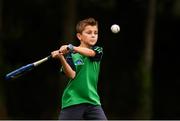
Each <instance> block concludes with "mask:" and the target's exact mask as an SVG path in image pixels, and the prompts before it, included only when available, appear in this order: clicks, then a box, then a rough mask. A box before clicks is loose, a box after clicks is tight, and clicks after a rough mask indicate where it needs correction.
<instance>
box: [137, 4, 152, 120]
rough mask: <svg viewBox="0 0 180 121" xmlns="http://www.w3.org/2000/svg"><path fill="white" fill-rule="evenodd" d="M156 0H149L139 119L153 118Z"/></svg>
mask: <svg viewBox="0 0 180 121" xmlns="http://www.w3.org/2000/svg"><path fill="white" fill-rule="evenodd" d="M155 8H156V0H149V7H148V16H147V24H146V31H145V46H144V47H145V48H144V53H143V55H142V58H141V60H140V75H141V77H140V81H141V90H140V97H139V104H140V105H139V109H138V111H137V114H136V117H137V118H138V119H146V120H148V119H151V117H152V106H153V105H152V90H153V89H152V88H153V87H152V83H153V80H152V79H153V78H152V64H153V49H154V47H153V44H154V27H155V13H156V9H155Z"/></svg>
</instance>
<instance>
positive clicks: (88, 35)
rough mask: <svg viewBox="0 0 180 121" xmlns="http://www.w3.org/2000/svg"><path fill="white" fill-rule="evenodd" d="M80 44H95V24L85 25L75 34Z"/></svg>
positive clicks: (96, 29) (88, 45)
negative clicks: (80, 31)
mask: <svg viewBox="0 0 180 121" xmlns="http://www.w3.org/2000/svg"><path fill="white" fill-rule="evenodd" d="M77 37H78V39H79V40H80V42H81V44H83V45H85V46H87V47H91V46H93V45H95V44H96V42H97V39H98V28H97V26H91V25H87V26H86V27H85V28H84V30H83V31H82V33H78V34H77Z"/></svg>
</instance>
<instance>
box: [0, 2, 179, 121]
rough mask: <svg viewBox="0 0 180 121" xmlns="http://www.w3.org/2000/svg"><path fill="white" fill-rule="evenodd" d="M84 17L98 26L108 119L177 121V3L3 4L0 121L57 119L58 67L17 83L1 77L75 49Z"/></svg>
mask: <svg viewBox="0 0 180 121" xmlns="http://www.w3.org/2000/svg"><path fill="white" fill-rule="evenodd" d="M87 17H94V18H95V19H97V20H98V21H99V41H98V44H99V45H100V46H102V47H103V48H104V56H103V60H102V64H101V67H102V68H101V73H100V78H99V94H100V96H101V102H102V106H103V108H104V110H105V113H106V115H107V117H108V119H144V120H145V119H146V120H148V119H157V120H158V119H180V105H179V102H180V96H179V91H180V89H179V86H180V77H179V73H178V72H179V67H180V64H179V61H180V59H179V50H180V49H179V47H178V44H177V43H178V40H179V32H178V29H179V20H180V1H179V0H0V75H1V79H0V119H57V118H58V115H59V111H60V104H61V95H62V91H63V89H64V87H65V85H66V81H65V77H64V76H63V75H62V74H60V72H59V68H60V66H61V65H59V64H58V62H57V61H55V60H54V61H53V60H52V61H48V62H46V63H44V64H42V65H40V66H39V67H37V68H35V69H34V70H32V71H31V72H29V73H27V74H25V75H23V76H22V77H19V78H17V79H15V80H9V81H7V80H4V76H5V74H7V73H9V72H10V71H12V70H15V69H17V68H19V67H21V66H23V65H26V64H28V63H31V62H34V61H36V60H39V59H41V58H43V57H45V56H47V55H49V54H50V52H51V51H53V50H56V49H58V48H59V47H60V46H61V45H62V44H67V43H73V44H74V45H76V44H78V41H77V39H76V37H75V25H76V23H77V22H78V21H79V20H81V19H84V18H87ZM112 24H119V25H120V27H121V31H120V33H118V34H113V33H112V32H111V31H110V26H111V25H112Z"/></svg>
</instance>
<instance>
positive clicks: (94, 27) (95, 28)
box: [84, 25, 98, 30]
mask: <svg viewBox="0 0 180 121" xmlns="http://www.w3.org/2000/svg"><path fill="white" fill-rule="evenodd" d="M85 29H86V30H97V29H98V27H97V26H96V25H93V26H92V25H87V26H85V28H84V30H85Z"/></svg>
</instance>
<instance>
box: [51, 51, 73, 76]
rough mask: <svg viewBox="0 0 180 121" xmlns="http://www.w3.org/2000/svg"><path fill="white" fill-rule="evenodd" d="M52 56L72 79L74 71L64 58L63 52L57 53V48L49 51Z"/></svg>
mask: <svg viewBox="0 0 180 121" xmlns="http://www.w3.org/2000/svg"><path fill="white" fill-rule="evenodd" d="M51 55H52V57H53V58H56V59H59V60H60V62H61V65H62V66H63V71H64V73H65V75H66V76H67V77H68V78H71V79H74V77H75V75H76V72H75V71H74V70H73V69H72V68H71V66H70V65H69V64H68V63H67V61H66V59H65V58H64V55H63V53H59V50H56V51H53V52H52V53H51Z"/></svg>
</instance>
